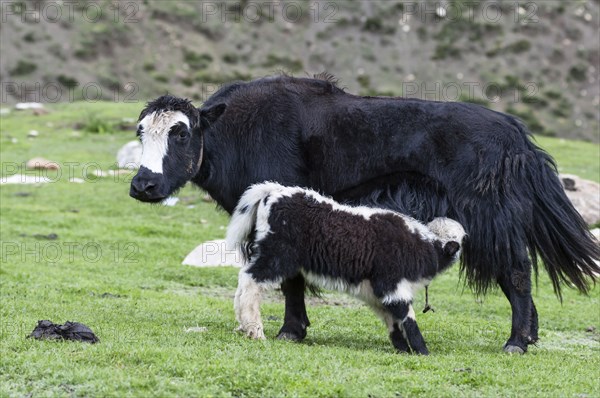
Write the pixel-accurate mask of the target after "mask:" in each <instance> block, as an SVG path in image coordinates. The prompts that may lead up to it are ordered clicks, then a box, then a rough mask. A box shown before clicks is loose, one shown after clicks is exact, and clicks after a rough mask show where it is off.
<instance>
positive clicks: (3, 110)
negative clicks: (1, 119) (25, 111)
mask: <svg viewBox="0 0 600 398" xmlns="http://www.w3.org/2000/svg"><path fill="white" fill-rule="evenodd" d="M9 113H10V109H9V108H0V115H8V114H9Z"/></svg>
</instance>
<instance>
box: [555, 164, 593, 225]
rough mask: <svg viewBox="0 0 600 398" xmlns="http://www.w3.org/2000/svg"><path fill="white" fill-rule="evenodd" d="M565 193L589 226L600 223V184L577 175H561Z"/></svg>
mask: <svg viewBox="0 0 600 398" xmlns="http://www.w3.org/2000/svg"><path fill="white" fill-rule="evenodd" d="M560 181H561V183H562V184H563V187H564V188H565V193H566V194H567V196H568V197H569V199H570V200H571V203H573V206H575V208H576V209H577V211H578V212H579V214H581V216H582V217H583V219H584V220H585V222H586V223H588V225H594V224H597V223H599V222H600V200H598V198H600V184H598V183H596V182H594V181H589V180H584V179H583V178H580V177H578V176H576V175H572V174H561V175H560Z"/></svg>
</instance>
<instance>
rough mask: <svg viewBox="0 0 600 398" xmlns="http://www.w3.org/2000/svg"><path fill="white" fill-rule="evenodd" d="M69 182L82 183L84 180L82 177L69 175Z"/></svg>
mask: <svg viewBox="0 0 600 398" xmlns="http://www.w3.org/2000/svg"><path fill="white" fill-rule="evenodd" d="M69 182H72V183H75V184H83V183H84V182H85V181H84V180H83V178H78V177H71V178H69Z"/></svg>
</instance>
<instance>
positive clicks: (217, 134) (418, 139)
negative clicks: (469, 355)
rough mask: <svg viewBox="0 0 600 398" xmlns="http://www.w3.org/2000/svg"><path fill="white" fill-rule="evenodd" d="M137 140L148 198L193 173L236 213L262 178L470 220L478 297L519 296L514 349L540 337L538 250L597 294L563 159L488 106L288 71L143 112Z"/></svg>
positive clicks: (297, 288) (298, 323)
mask: <svg viewBox="0 0 600 398" xmlns="http://www.w3.org/2000/svg"><path fill="white" fill-rule="evenodd" d="M138 134H139V136H140V138H141V141H142V144H143V155H142V161H141V167H140V169H139V171H138V173H137V175H136V176H135V177H134V179H133V181H132V183H131V192H130V194H131V196H133V197H134V198H136V199H139V200H141V201H144V202H158V201H160V200H162V199H164V198H166V197H167V196H169V195H170V194H172V193H173V192H174V191H176V190H178V189H179V188H181V187H182V186H183V185H184V184H185V183H186V182H187V181H190V180H191V181H192V182H193V183H194V184H196V185H198V186H200V187H202V188H203V189H205V190H206V191H208V192H209V193H210V194H211V196H212V197H213V198H214V199H215V200H216V201H217V203H218V204H219V205H220V206H222V207H223V208H224V209H225V210H226V211H227V212H229V213H231V212H232V211H233V210H234V208H235V206H236V204H237V202H238V200H239V198H240V197H241V195H242V193H243V192H244V190H245V189H246V188H247V187H248V186H249V185H251V184H254V183H257V182H262V181H265V180H270V181H277V182H279V183H281V184H283V185H298V186H303V187H310V188H313V189H316V190H318V191H320V192H323V193H325V194H328V195H331V196H333V198H334V199H336V200H338V201H342V202H346V203H350V204H361V205H369V206H376V207H383V208H389V209H393V210H395V211H399V212H402V213H406V214H410V215H412V216H413V217H415V218H417V219H419V220H421V221H423V222H429V221H431V220H432V219H433V218H435V217H450V218H453V219H455V220H458V221H459V222H460V223H461V224H462V225H464V226H465V229H466V231H467V234H468V238H467V240H466V241H465V246H464V252H463V258H462V260H463V261H462V269H463V271H464V272H465V273H466V276H467V280H468V281H469V283H470V284H471V286H472V287H473V288H474V289H475V290H476V291H477V292H478V293H484V292H485V291H486V289H487V288H489V287H490V286H492V285H493V284H494V283H498V284H499V285H500V288H501V289H502V291H503V292H504V294H505V295H506V297H507V298H508V300H509V301H510V304H511V307H512V330H511V335H510V338H509V339H508V341H507V343H506V344H505V345H504V350H505V351H507V352H518V353H523V352H525V351H526V350H527V345H528V344H532V343H534V342H535V341H536V340H537V339H538V316H537V312H536V309H535V306H534V304H533V300H532V297H531V268H532V264H533V268H534V269H535V270H536V272H537V258H538V256H539V257H541V259H542V260H543V263H544V266H545V268H546V270H547V271H548V273H549V275H550V279H551V280H552V284H553V287H554V290H555V292H556V293H557V294H558V295H559V297H560V285H561V282H566V283H567V284H570V285H573V286H575V287H576V288H578V289H579V290H580V291H582V292H587V291H588V290H589V287H590V281H591V280H593V281H594V282H595V278H596V277H597V275H598V273H600V267H599V266H598V265H597V264H596V263H595V262H594V260H597V259H599V258H600V247H599V246H598V244H597V242H595V241H594V240H593V238H592V236H591V234H590V233H589V232H588V231H587V228H586V224H585V222H584V221H583V219H582V218H581V216H580V215H579V214H578V213H577V211H576V210H575V209H574V208H573V206H572V205H571V203H570V202H569V200H568V198H567V197H566V196H565V194H564V192H563V189H562V187H561V185H560V182H559V179H558V177H557V174H556V167H555V164H554V162H553V160H552V158H551V157H550V156H549V155H548V154H547V153H545V152H544V151H543V150H541V149H540V148H538V147H537V146H535V145H534V144H533V143H532V142H531V140H530V134H529V133H528V132H527V130H526V128H525V126H524V125H523V124H522V123H521V122H520V121H519V120H518V119H516V118H514V117H512V116H510V115H506V114H503V113H499V112H494V111H492V110H489V109H486V108H483V107H481V106H478V105H473V104H466V103H456V102H434V101H422V100H416V99H403V98H388V97H359V96H354V95H351V94H348V93H346V92H344V91H343V90H342V89H339V88H338V87H336V85H335V82H333V81H332V80H331V79H329V78H328V76H316V77H315V78H314V79H311V78H294V77H289V76H276V77H266V78H262V79H257V80H254V81H251V82H234V83H231V84H229V85H227V86H224V87H222V88H221V89H220V90H219V91H217V92H216V93H215V94H214V95H212V96H211V97H210V98H209V99H208V100H207V101H206V102H205V103H204V105H203V106H202V107H201V108H200V109H198V108H196V107H194V106H193V105H192V104H191V103H190V102H189V101H187V100H184V99H180V98H176V97H172V96H163V97H160V98H158V99H156V100H155V101H152V102H150V103H149V104H148V105H147V106H146V108H145V109H144V110H143V111H142V113H141V115H140V118H139V129H138ZM304 288H305V282H304V280H303V278H302V276H301V275H298V276H297V277H295V278H293V279H289V280H287V281H285V282H284V283H283V284H282V291H283V293H284V295H285V299H286V303H285V320H284V325H283V327H282V328H281V330H280V332H279V336H278V337H280V338H287V339H293V340H301V339H303V338H304V337H305V336H306V327H307V326H308V325H309V321H308V317H307V315H306V309H305V306H304Z"/></svg>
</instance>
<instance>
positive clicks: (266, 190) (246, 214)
mask: <svg viewBox="0 0 600 398" xmlns="http://www.w3.org/2000/svg"><path fill="white" fill-rule="evenodd" d="M280 187H281V186H280V185H278V184H275V183H271V182H265V183H261V184H255V185H252V186H251V187H250V188H248V189H247V190H246V192H244V194H243V195H242V197H241V198H240V200H239V202H238V204H237V206H236V207H235V210H234V212H233V215H232V216H231V221H230V222H229V226H228V227H227V237H226V239H225V240H226V247H227V250H240V251H241V253H242V256H243V258H244V261H247V260H248V256H249V250H248V249H249V245H251V244H252V241H253V239H254V235H255V229H256V224H257V214H258V208H259V207H260V205H261V203H262V204H264V202H265V201H266V199H267V198H268V197H269V195H270V194H271V193H272V192H273V191H275V190H278V188H280Z"/></svg>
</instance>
